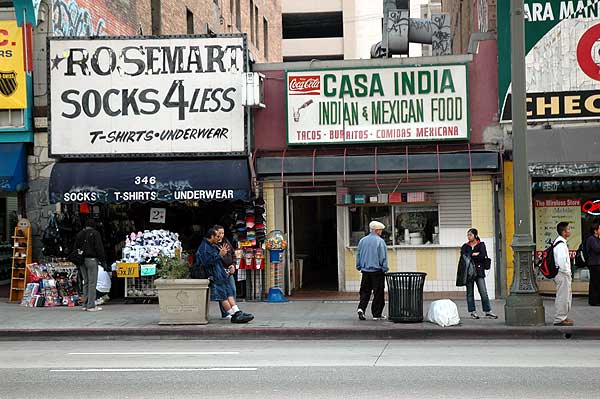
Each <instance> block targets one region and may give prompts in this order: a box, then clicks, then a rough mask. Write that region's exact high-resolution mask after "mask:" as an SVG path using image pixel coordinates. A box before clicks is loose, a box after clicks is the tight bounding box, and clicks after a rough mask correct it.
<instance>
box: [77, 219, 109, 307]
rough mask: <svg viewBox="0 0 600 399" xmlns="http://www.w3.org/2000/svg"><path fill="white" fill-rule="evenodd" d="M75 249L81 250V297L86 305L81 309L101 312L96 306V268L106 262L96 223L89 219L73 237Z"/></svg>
mask: <svg viewBox="0 0 600 399" xmlns="http://www.w3.org/2000/svg"><path fill="white" fill-rule="evenodd" d="M75 248H81V249H82V250H83V258H84V260H83V264H81V265H79V269H80V270H81V277H82V278H83V295H84V296H85V297H86V303H84V304H83V307H82V309H83V310H87V311H88V312H97V311H100V310H102V308H101V307H100V306H96V284H97V282H98V266H99V265H102V264H104V262H106V256H105V254H104V245H103V244H102V237H101V236H100V233H99V232H98V230H96V221H95V220H94V219H92V218H89V219H87V220H86V222H85V228H84V229H83V230H81V231H80V232H79V233H77V236H75Z"/></svg>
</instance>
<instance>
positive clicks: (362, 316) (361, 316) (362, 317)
mask: <svg viewBox="0 0 600 399" xmlns="http://www.w3.org/2000/svg"><path fill="white" fill-rule="evenodd" d="M356 314H357V315H358V319H359V320H367V318H366V317H365V311H364V310H362V309H358V310H357V311H356Z"/></svg>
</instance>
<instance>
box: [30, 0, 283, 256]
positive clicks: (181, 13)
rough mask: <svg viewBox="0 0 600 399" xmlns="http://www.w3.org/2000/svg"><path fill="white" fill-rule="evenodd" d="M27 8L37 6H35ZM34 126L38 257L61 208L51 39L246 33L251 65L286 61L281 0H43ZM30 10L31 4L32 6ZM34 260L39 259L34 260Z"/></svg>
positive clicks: (33, 213)
mask: <svg viewBox="0 0 600 399" xmlns="http://www.w3.org/2000/svg"><path fill="white" fill-rule="evenodd" d="M22 3H26V4H27V3H32V2H31V1H29V2H26V1H23V2H22ZM33 3H39V4H37V8H35V20H36V21H37V22H38V23H37V26H36V28H35V29H34V31H33V46H32V47H33V88H34V94H35V96H34V98H35V101H32V102H33V103H34V115H33V118H29V119H30V120H32V121H33V123H34V125H35V126H34V127H35V129H34V132H33V134H32V141H33V148H32V151H30V152H29V156H28V176H29V179H28V180H29V189H28V191H27V194H26V196H27V198H26V201H25V200H24V201H23V202H24V204H26V208H27V209H26V214H27V216H28V218H29V220H30V221H31V223H32V228H33V238H34V255H35V256H38V255H39V254H40V250H41V246H42V245H41V234H42V232H43V230H44V228H45V226H46V225H47V224H48V220H49V219H48V218H49V214H50V213H51V212H53V211H56V206H55V205H53V204H50V202H49V192H48V188H49V180H50V176H51V173H52V169H53V166H54V164H55V159H54V158H52V157H51V156H50V153H49V140H48V96H47V93H48V78H47V72H48V70H47V63H48V60H47V52H46V40H47V38H48V37H85V36H103V37H104V36H136V35H143V36H150V35H185V34H220V33H227V34H235V33H247V37H248V40H247V43H248V47H249V51H250V54H251V55H250V60H251V61H254V62H265V61H271V62H276V61H280V60H281V2H280V1H279V0H232V1H228V0H219V1H216V0H204V1H155V0H143V1H129V0H106V1H89V0H47V1H46V0H43V1H41V2H33ZM30 6H31V4H30ZM35 256H34V257H35Z"/></svg>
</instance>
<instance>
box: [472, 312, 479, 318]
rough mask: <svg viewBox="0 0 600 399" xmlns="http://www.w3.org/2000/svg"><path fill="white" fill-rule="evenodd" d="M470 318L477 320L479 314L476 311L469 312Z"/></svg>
mask: <svg viewBox="0 0 600 399" xmlns="http://www.w3.org/2000/svg"><path fill="white" fill-rule="evenodd" d="M471 318H472V319H475V320H479V315H478V314H477V312H471Z"/></svg>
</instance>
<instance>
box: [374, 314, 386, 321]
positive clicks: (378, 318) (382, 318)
mask: <svg viewBox="0 0 600 399" xmlns="http://www.w3.org/2000/svg"><path fill="white" fill-rule="evenodd" d="M373 320H387V316H385V315H381V317H373Z"/></svg>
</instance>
